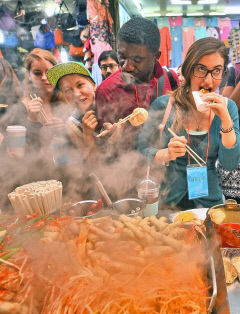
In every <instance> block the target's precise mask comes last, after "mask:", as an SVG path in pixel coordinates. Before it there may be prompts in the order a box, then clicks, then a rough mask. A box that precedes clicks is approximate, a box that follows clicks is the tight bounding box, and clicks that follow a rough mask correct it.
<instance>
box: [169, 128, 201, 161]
mask: <svg viewBox="0 0 240 314" xmlns="http://www.w3.org/2000/svg"><path fill="white" fill-rule="evenodd" d="M168 131H169V132H170V133H171V135H172V136H173V137H178V136H177V134H176V133H175V132H173V130H171V129H170V128H168ZM185 146H186V149H187V152H188V153H189V155H190V156H191V157H192V158H193V159H194V160H195V161H196V163H197V164H198V165H199V166H200V167H203V165H202V164H201V163H200V161H201V162H202V163H203V164H204V165H206V161H205V160H203V159H202V158H201V157H200V156H199V155H198V154H197V153H196V152H195V151H194V150H193V149H192V148H191V147H190V146H188V145H187V144H186V145H185ZM197 158H198V159H197Z"/></svg>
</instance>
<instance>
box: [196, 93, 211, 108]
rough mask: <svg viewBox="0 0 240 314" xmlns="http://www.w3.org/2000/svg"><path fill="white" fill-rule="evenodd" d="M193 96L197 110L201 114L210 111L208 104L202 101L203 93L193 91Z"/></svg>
mask: <svg viewBox="0 0 240 314" xmlns="http://www.w3.org/2000/svg"><path fill="white" fill-rule="evenodd" d="M192 94H193V98H194V101H195V104H196V107H197V110H198V111H200V112H204V111H208V110H209V109H208V108H207V107H206V105H207V104H208V103H207V102H206V101H203V100H202V98H201V92H199V91H193V92H192Z"/></svg>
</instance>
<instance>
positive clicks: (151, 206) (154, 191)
mask: <svg viewBox="0 0 240 314" xmlns="http://www.w3.org/2000/svg"><path fill="white" fill-rule="evenodd" d="M159 188H160V185H159V183H157V182H155V181H153V180H151V179H145V180H143V181H141V182H140V183H139V184H138V185H137V192H138V197H139V199H140V200H142V201H144V202H145V207H144V209H143V216H144V217H149V216H153V215H157V214H158V206H159Z"/></svg>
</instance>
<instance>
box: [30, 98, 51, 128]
mask: <svg viewBox="0 0 240 314" xmlns="http://www.w3.org/2000/svg"><path fill="white" fill-rule="evenodd" d="M30 97H31V99H32V100H35V99H37V98H38V97H37V95H36V94H34V96H32V95H30ZM39 119H40V122H41V123H42V124H43V125H45V124H47V123H49V121H48V118H47V114H46V112H45V110H44V108H43V106H41V109H40V111H39Z"/></svg>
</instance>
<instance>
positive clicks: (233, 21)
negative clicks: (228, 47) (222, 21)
mask: <svg viewBox="0 0 240 314" xmlns="http://www.w3.org/2000/svg"><path fill="white" fill-rule="evenodd" d="M230 20H231V27H232V28H234V27H238V26H239V22H240V20H239V19H236V18H231V19H230Z"/></svg>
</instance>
